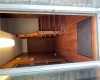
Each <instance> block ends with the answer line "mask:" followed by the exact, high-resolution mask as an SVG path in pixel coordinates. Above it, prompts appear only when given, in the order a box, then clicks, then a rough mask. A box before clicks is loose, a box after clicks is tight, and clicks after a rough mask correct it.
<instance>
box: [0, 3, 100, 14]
mask: <svg viewBox="0 0 100 80" xmlns="http://www.w3.org/2000/svg"><path fill="white" fill-rule="evenodd" d="M0 13H28V14H29V13H30V14H33V13H39V14H70V13H71V14H75V15H83V14H84V15H91V14H97V13H98V8H89V7H70V6H52V5H22V4H0Z"/></svg>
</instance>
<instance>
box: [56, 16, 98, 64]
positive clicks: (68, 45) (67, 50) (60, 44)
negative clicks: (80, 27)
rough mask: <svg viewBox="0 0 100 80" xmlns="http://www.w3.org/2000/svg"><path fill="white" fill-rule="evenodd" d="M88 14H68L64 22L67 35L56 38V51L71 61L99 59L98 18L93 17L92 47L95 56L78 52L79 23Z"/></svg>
mask: <svg viewBox="0 0 100 80" xmlns="http://www.w3.org/2000/svg"><path fill="white" fill-rule="evenodd" d="M86 18H88V16H67V17H66V20H65V21H64V22H63V25H64V27H65V35H62V36H58V37H57V39H56V52H57V53H59V54H61V55H63V56H64V57H67V58H68V59H69V60H70V61H73V62H81V61H91V60H97V59H98V57H97V55H98V51H97V32H96V19H95V17H92V49H93V58H92V59H91V58H88V57H85V56H82V55H79V54H78V48H77V23H78V22H79V21H82V20H84V19H86Z"/></svg>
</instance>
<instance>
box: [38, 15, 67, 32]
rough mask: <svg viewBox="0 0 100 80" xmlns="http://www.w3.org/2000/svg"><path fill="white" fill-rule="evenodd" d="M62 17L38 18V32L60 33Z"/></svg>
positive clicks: (47, 16)
mask: <svg viewBox="0 0 100 80" xmlns="http://www.w3.org/2000/svg"><path fill="white" fill-rule="evenodd" d="M64 17H65V16H63V15H46V16H42V17H40V18H39V30H40V31H60V29H61V23H62V22H63V20H64Z"/></svg>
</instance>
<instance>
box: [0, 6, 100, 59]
mask: <svg viewBox="0 0 100 80" xmlns="http://www.w3.org/2000/svg"><path fill="white" fill-rule="evenodd" d="M0 13H20V14H23V13H24V14H56V15H57V14H58V15H86V16H96V19H97V21H96V22H97V30H98V32H97V34H98V35H97V37H98V57H99V60H100V27H99V26H100V8H90V7H70V6H51V5H22V4H0Z"/></svg>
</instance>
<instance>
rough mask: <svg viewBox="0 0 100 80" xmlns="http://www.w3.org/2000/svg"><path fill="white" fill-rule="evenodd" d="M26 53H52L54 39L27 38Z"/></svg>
mask: <svg viewBox="0 0 100 80" xmlns="http://www.w3.org/2000/svg"><path fill="white" fill-rule="evenodd" d="M28 52H30V53H33V52H36V53H37V52H54V38H29V39H28Z"/></svg>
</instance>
